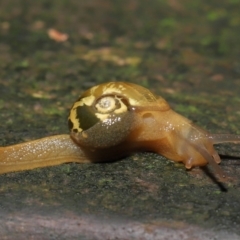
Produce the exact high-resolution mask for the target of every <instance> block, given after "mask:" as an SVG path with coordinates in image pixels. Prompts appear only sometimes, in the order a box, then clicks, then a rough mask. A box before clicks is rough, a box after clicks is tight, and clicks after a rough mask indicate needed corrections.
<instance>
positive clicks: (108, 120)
mask: <svg viewBox="0 0 240 240" xmlns="http://www.w3.org/2000/svg"><path fill="white" fill-rule="evenodd" d="M157 99H158V101H159V100H160V99H161V101H162V105H161V108H164V109H169V106H168V104H167V103H166V101H165V100H164V99H162V98H159V97H156V96H155V95H154V94H153V93H152V92H150V91H149V90H148V89H146V88H143V87H141V86H139V85H136V84H132V83H125V82H110V83H106V84H100V85H98V86H95V87H93V88H91V89H89V90H88V91H86V92H85V93H84V94H83V95H82V96H81V97H80V98H79V99H78V100H77V101H76V102H75V103H74V105H73V107H72V109H71V111H70V116H69V118H68V126H69V129H70V134H71V136H72V138H73V139H74V140H75V141H76V142H77V143H78V144H79V145H81V146H87V147H90V148H106V147H107V148H108V147H112V146H116V145H118V144H120V143H122V142H123V141H125V140H126V139H127V138H128V137H129V135H130V134H131V132H132V131H133V129H136V128H137V126H139V121H138V119H137V118H136V111H137V109H138V108H139V109H140V108H141V109H143V108H148V107H149V105H151V103H153V102H156V101H157Z"/></svg>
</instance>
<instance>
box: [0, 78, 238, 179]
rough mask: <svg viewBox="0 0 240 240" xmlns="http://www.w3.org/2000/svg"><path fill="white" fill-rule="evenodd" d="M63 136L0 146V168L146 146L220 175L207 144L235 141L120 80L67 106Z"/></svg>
mask: <svg viewBox="0 0 240 240" xmlns="http://www.w3.org/2000/svg"><path fill="white" fill-rule="evenodd" d="M68 125H69V129H70V136H69V135H56V136H51V137H46V138H42V139H39V140H35V141H30V142H26V143H21V144H17V145H13V146H8V147H0V173H6V172H12V171H20V170H27V169H32V168H36V167H45V166H52V165H57V164H61V163H66V162H79V163H85V162H103V161H104V162H106V161H112V160H117V159H119V158H122V157H124V156H127V155H129V154H131V153H133V152H136V151H152V152H156V153H158V154H161V155H163V156H165V157H166V158H168V159H170V160H173V161H176V162H182V163H183V164H184V165H185V167H186V168H187V169H191V168H192V167H195V166H204V165H207V164H211V165H212V166H213V167H214V169H215V170H216V171H217V172H218V173H219V174H221V175H223V173H222V172H221V169H220V168H219V166H218V164H219V163H220V157H219V155H218V153H217V152H216V151H215V149H214V147H213V145H214V144H216V143H221V142H234V143H237V142H240V137H239V136H238V135H230V134H210V133H208V132H206V131H204V130H202V129H200V128H199V127H197V126H195V125H194V124H192V123H191V121H189V120H188V119H186V118H185V117H183V116H181V115H179V114H177V113H176V112H174V111H173V110H172V109H171V108H170V106H169V105H168V103H167V102H166V101H165V100H164V99H163V98H162V97H160V96H156V95H154V94H153V93H152V92H150V91H149V90H148V89H146V88H143V87H141V86H139V85H136V84H132V83H126V82H109V83H105V84H100V85H97V86H95V87H92V88H91V89H89V90H87V91H86V92H85V93H83V94H82V95H81V96H80V98H79V99H78V100H77V101H76V102H75V103H74V105H73V106H72V109H71V111H70V115H69V119H68Z"/></svg>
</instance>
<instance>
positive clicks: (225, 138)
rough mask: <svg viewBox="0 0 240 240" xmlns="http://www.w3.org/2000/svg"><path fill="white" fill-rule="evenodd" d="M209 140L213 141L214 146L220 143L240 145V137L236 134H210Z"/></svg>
mask: <svg viewBox="0 0 240 240" xmlns="http://www.w3.org/2000/svg"><path fill="white" fill-rule="evenodd" d="M209 139H211V140H212V142H213V144H218V143H227V142H229V143H236V144H237V143H240V135H235V134H209Z"/></svg>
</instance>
